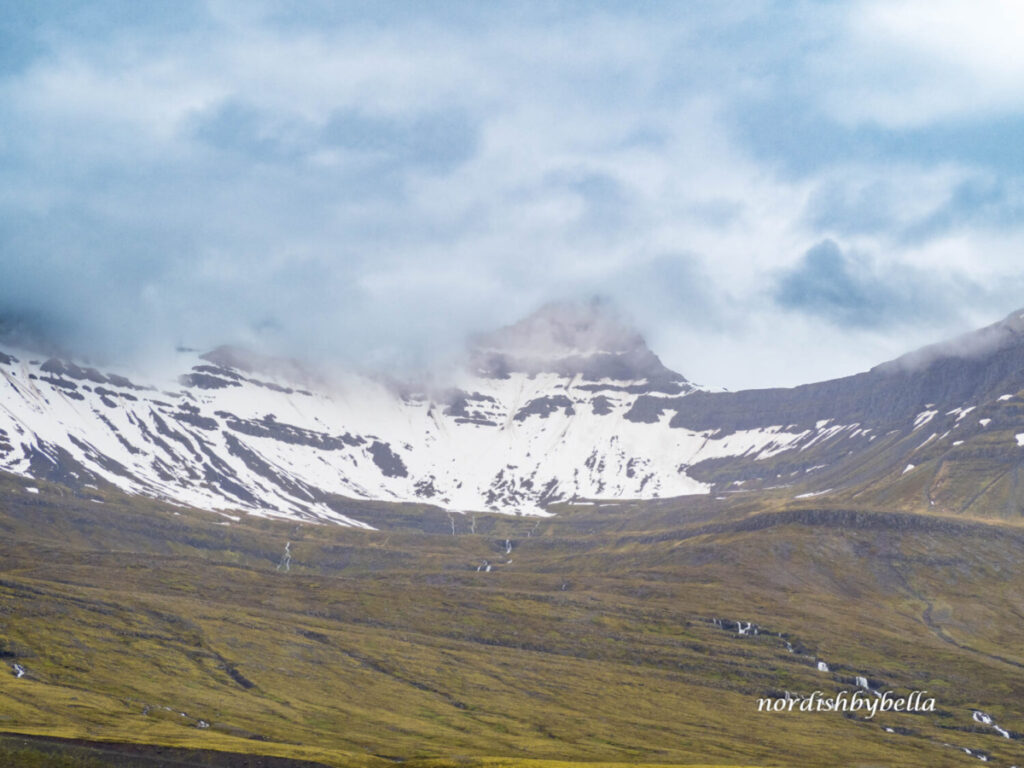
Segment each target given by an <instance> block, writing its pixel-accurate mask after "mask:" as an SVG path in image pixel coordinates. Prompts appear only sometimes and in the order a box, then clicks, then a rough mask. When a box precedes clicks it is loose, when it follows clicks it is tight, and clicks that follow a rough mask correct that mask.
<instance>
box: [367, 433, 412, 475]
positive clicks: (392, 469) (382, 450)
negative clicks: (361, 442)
mask: <svg viewBox="0 0 1024 768" xmlns="http://www.w3.org/2000/svg"><path fill="white" fill-rule="evenodd" d="M369 451H370V456H371V457H372V458H373V463H374V464H376V465H377V466H378V467H379V468H380V471H381V473H382V474H383V475H384V476H385V477H408V476H409V470H408V469H406V467H405V462H403V461H402V457H401V456H399V455H398V454H397V453H395V452H394V451H392V450H391V446H390V445H388V444H387V443H382V442H381V441H379V440H375V441H374V442H373V443H371V444H370V448H369Z"/></svg>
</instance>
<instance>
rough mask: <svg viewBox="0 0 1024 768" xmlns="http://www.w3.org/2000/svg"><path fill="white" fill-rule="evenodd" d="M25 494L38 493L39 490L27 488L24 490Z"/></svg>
mask: <svg viewBox="0 0 1024 768" xmlns="http://www.w3.org/2000/svg"><path fill="white" fill-rule="evenodd" d="M25 493H39V489H38V488H33V487H31V486H29V487H27V488H25Z"/></svg>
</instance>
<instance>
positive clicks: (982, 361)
mask: <svg viewBox="0 0 1024 768" xmlns="http://www.w3.org/2000/svg"><path fill="white" fill-rule="evenodd" d="M0 375H2V376H3V384H2V386H0V469H2V470H5V471H8V472H13V473H16V474H21V475H25V476H29V477H36V478H41V479H48V480H56V481H59V482H61V483H64V484H66V485H68V486H71V487H73V488H76V489H78V490H79V491H81V492H84V493H88V492H90V491H91V490H94V489H100V488H104V487H114V488H117V489H120V490H122V491H125V492H128V493H132V494H140V495H144V496H149V497H152V498H156V499H161V500H165V501H170V502H174V503H178V504H184V505H190V506H195V507H200V508H205V509H218V510H222V511H224V512H225V513H227V514H232V513H233V512H246V513H253V514H259V515H267V516H277V517H288V518H295V519H313V520H316V519H319V520H329V521H333V522H336V523H341V524H345V525H356V526H360V525H366V523H365V522H363V521H360V520H359V519H357V518H355V517H352V516H351V515H350V514H347V513H346V512H345V510H346V509H347V508H348V507H347V504H348V502H350V501H351V500H353V499H369V500H383V501H396V502H419V503H427V504H431V505H436V506H438V507H441V508H444V509H448V510H456V511H495V512H506V513H513V514H533V515H544V514H547V511H546V510H547V508H548V507H549V506H550V505H551V504H553V503H557V502H564V501H578V500H584V499H587V500H616V499H654V498H666V497H674V496H681V495H687V494H714V495H721V494H725V493H736V492H746V491H749V490H751V489H759V490H765V489H769V490H770V489H775V490H776V491H778V492H779V493H783V494H784V493H791V495H792V496H796V497H807V496H809V495H811V494H818V493H822V492H830V493H833V494H846V495H847V496H849V497H850V498H856V499H861V500H865V499H868V498H870V499H884V500H886V501H887V502H891V503H898V504H901V505H904V506H910V507H913V506H915V505H917V506H922V507H925V508H935V510H936V511H951V512H958V513H959V512H971V513H976V512H980V513H983V514H1010V515H1018V514H1019V510H1020V509H1021V508H1022V507H1024V490H1021V491H1020V492H1018V483H1017V474H1018V472H1019V467H1020V463H1021V460H1022V459H1024V449H1022V448H1021V443H1022V442H1024V411H1022V410H1021V404H1022V401H1021V399H1020V398H1019V397H1018V396H1017V393H1018V392H1020V391H1021V390H1022V389H1024V314H1020V313H1015V314H1014V315H1011V316H1010V317H1009V318H1007V319H1006V320H1004V321H1003V322H1001V323H997V324H996V325H994V326H991V327H990V328H986V329H983V330H981V331H978V332H977V333H975V334H970V335H968V336H966V337H963V338H961V339H958V340H955V341H953V342H949V343H947V344H941V345H936V346H934V347H929V348H926V349H924V350H921V351H919V352H915V353H911V354H910V355H907V356H905V357H903V358H900V359H898V360H895V361H892V362H890V363H886V364H883V365H880V366H878V367H876V368H875V369H873V370H871V371H869V372H866V373H863V374H858V375H856V376H851V377H847V378H843V379H837V380H834V381H828V382H822V383H818V384H810V385H806V386H801V387H796V388H793V389H769V390H751V391H744V392H735V393H730V392H716V391H709V390H707V389H705V388H702V387H699V386H696V385H694V384H692V383H691V382H689V381H687V380H686V378H684V377H683V376H682V375H680V374H678V373H676V372H674V371H671V370H669V369H668V368H666V367H665V366H664V365H663V364H662V363H661V361H660V360H659V359H658V357H657V355H655V354H654V353H653V352H652V351H651V350H650V349H649V348H648V347H647V345H646V343H645V342H644V340H643V338H642V337H641V336H640V335H639V334H638V333H637V332H636V331H635V330H634V329H633V328H631V327H630V326H629V325H628V323H625V322H624V321H623V320H622V319H621V318H620V317H619V316H618V315H617V314H616V313H615V311H614V309H613V308H612V307H610V306H608V305H606V304H604V303H602V302H600V301H592V302H585V303H576V304H552V305H548V306H546V307H543V308H542V309H540V310H539V311H538V312H536V313H534V314H533V315H531V316H530V317H527V318H525V319H524V320H522V321H520V322H518V323H516V324H513V325H511V326H508V327H506V328H502V329H499V330H497V331H494V332H492V333H489V334H484V335H480V336H477V337H476V338H474V339H473V340H472V342H471V345H470V349H469V350H468V354H467V364H466V366H465V367H464V369H462V370H459V371H454V372H452V373H451V375H450V376H449V377H448V380H449V381H450V384H449V385H448V386H445V387H440V388H438V387H434V388H426V387H415V386H409V385H399V384H396V383H395V382H393V381H389V380H387V379H385V378H383V377H379V376H372V375H364V374H356V373H351V374H346V375H344V376H341V377H338V378H334V379H331V380H324V379H318V378H317V377H315V376H314V375H312V374H310V373H309V372H307V371H306V370H304V369H303V367H302V366H301V365H300V364H298V363H295V362H292V361H282V360H274V359H270V358H266V357H260V356H257V355H254V354H252V353H249V352H246V351H243V350H238V349H233V348H227V347H222V348H219V349H216V350H213V351H211V352H208V353H205V354H199V353H197V352H194V351H189V350H182V351H180V352H179V353H178V356H177V359H176V370H175V371H174V373H173V374H171V375H169V376H163V377H147V376H139V375H125V373H124V372H121V373H111V372H106V371H103V372H101V371H99V370H97V369H96V368H93V367H88V366H85V365H81V364H78V363H75V362H73V361H71V360H67V359H61V358H57V357H50V358H44V357H41V356H39V357H37V356H35V355H33V354H32V353H31V352H25V351H23V350H17V349H9V350H7V351H6V352H2V353H0ZM1018 434H1020V435H1021V437H1017V435H1018ZM965 478H966V479H965ZM982 481H984V482H983V485H984V486H985V487H984V489H980V488H976V486H977V485H978V484H979V483H981V482H982Z"/></svg>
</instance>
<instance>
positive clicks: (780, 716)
mask: <svg viewBox="0 0 1024 768" xmlns="http://www.w3.org/2000/svg"><path fill="white" fill-rule="evenodd" d="M26 485H33V486H37V487H39V488H40V489H41V493H39V494H37V495H32V494H29V493H26V492H25V490H24V488H25V486H26ZM810 501H815V500H810ZM98 502H101V503H98ZM336 503H337V504H338V505H339V506H345V505H349V506H351V509H349V511H350V512H351V513H352V514H353V515H354V516H356V517H359V518H361V519H365V520H369V521H370V522H372V523H374V524H376V525H379V526H380V527H381V528H382V530H380V531H375V532H365V531H357V530H347V529H341V528H337V527H333V526H322V525H297V524H295V523H291V522H281V521H270V520H262V519H254V518H246V519H243V520H242V521H239V522H234V521H231V520H228V519H227V518H225V517H222V516H219V515H216V514H213V513H208V512H199V511H195V510H188V509H183V508H175V507H170V506H166V505H161V504H158V503H156V502H152V501H146V500H142V499H138V498H129V497H125V496H121V495H118V494H115V493H112V492H105V491H91V492H89V493H87V494H75V493H74V492H72V491H70V490H68V489H66V488H63V487H61V486H56V485H47V484H44V483H36V482H32V483H28V482H27V481H25V480H24V479H21V478H16V477H12V476H0V660H2V661H3V662H4V667H5V669H4V670H3V671H2V672H0V732H12V733H26V734H41V735H48V736H56V737H64V738H77V739H89V740H93V741H107V742H136V743H145V744H159V745H165V746H177V747H187V748H189V749H195V750H198V749H209V750H221V751H226V752H234V753H248V754H258V755H269V756H279V757H290V758H294V759H300V760H307V761H313V762H318V763H322V764H325V765H333V766H366V767H367V768H369V767H371V766H378V765H381V766H382V765H385V764H387V763H390V762H393V761H395V760H401V761H405V762H408V763H411V764H412V765H417V766H423V768H442V767H445V768H446V767H447V766H453V768H454V767H456V766H458V767H461V768H472V767H474V766H479V767H480V768H505V767H506V766H508V767H509V768H511V767H512V766H522V767H523V768H530V767H532V766H536V768H562V767H563V766H568V764H569V763H573V762H586V763H588V764H593V763H602V764H622V765H625V764H629V765H637V764H648V763H649V764H659V765H665V764H673V765H700V764H704V765H719V766H722V765H731V766H741V765H742V766H753V765H757V766H836V765H861V766H869V765H871V766H875V765H884V766H959V765H971V764H976V763H977V760H976V759H975V758H973V757H971V758H968V757H967V755H966V753H964V752H963V751H962V748H968V749H971V750H972V751H981V752H983V753H985V754H987V755H988V756H990V764H994V765H1005V766H1009V765H1011V764H1013V761H1015V760H1016V761H1018V762H1019V761H1020V760H1021V754H1022V752H1024V747H1022V745H1024V742H1021V741H1018V740H1014V739H1004V738H1002V737H1000V736H999V735H998V734H997V733H995V732H994V731H993V730H992V729H991V728H988V727H985V726H983V725H981V724H979V723H976V722H974V721H973V720H972V718H971V708H972V707H976V708H979V709H983V710H985V711H986V712H988V713H989V714H991V715H992V716H993V717H994V718H995V719H996V721H997V722H998V723H999V724H1000V725H1001V726H1002V727H1004V728H1006V729H1009V730H1010V731H1012V732H1020V731H1024V715H1022V711H1021V709H1020V702H1021V701H1024V639H1022V637H1024V633H1022V631H1021V630H1022V629H1024V621H1022V618H1024V576H1022V574H1021V572H1020V567H1019V564H1020V562H1021V561H1022V556H1024V529H1022V528H1020V527H1015V526H1012V525H1008V524H1005V523H999V524H996V523H980V522H973V521H966V520H953V519H947V518H942V517H937V516H924V515H911V514H905V513H893V512H886V511H877V510H870V509H856V510H853V509H828V508H820V507H814V506H810V505H809V503H804V504H803V505H802V506H796V507H789V506H787V505H786V502H784V501H783V500H781V499H780V498H774V499H773V498H771V497H769V496H762V497H756V498H755V497H754V496H753V495H750V494H747V495H744V494H735V495H734V496H730V498H729V500H726V501H716V500H715V499H713V498H699V499H696V498H695V499H683V500H666V501H658V502H649V503H645V504H640V503H637V504H615V505H604V506H576V507H571V506H563V507H560V508H558V509H557V511H558V512H559V514H558V516H556V517H554V518H549V519H543V520H541V521H539V522H538V521H537V520H536V519H532V518H531V519H526V518H514V517H501V516H494V515H480V516H478V517H477V519H476V521H475V522H474V521H473V520H472V519H471V517H469V516H459V515H456V516H455V518H454V519H455V521H456V535H454V536H453V535H452V534H451V527H450V526H451V523H450V521H449V519H448V516H447V514H446V513H444V512H442V511H439V510H436V509H431V508H426V507H416V506H395V505H390V506H389V505H379V504H378V505H374V504H360V505H355V504H354V503H353V502H347V501H345V500H341V499H339V500H336ZM385 526H386V529H385ZM474 528H475V530H476V533H471V532H470V531H471V530H473V529H474ZM506 539H507V540H509V542H510V543H511V545H512V551H511V553H507V552H506V549H507V546H506V543H505V542H506ZM286 542H291V545H290V551H291V555H292V560H291V564H290V569H288V570H285V569H283V568H280V569H279V567H278V566H279V564H280V562H281V557H282V554H283V552H284V549H285V544H286ZM484 561H487V562H488V563H490V564H491V571H489V572H487V571H484V570H480V571H478V570H477V568H478V567H480V566H481V565H482V563H483V562H484ZM714 618H720V619H726V620H731V621H738V620H742V621H745V622H746V621H750V622H754V623H755V624H757V625H758V626H759V627H760V633H759V634H758V635H756V636H753V635H743V636H741V635H739V634H738V633H737V632H735V631H729V630H727V629H722V628H720V627H718V626H716V625H715V624H714V623H713V622H712V619H714ZM780 635H782V636H781V637H780ZM787 642H788V643H790V644H791V645H792V646H793V647H794V649H795V651H796V652H795V653H791V652H789V651H788V650H787V649H786V646H785V644H786V643H787ZM818 659H822V660H825V661H826V662H827V663H828V664H829V666H830V672H828V673H823V672H819V671H818V669H817V667H816V661H817V660H818ZM14 663H18V664H20V665H22V666H23V667H24V668H25V670H26V674H25V676H24V677H22V678H17V677H15V676H14V675H13V674H11V673H10V669H11V665H12V664H14ZM856 676H864V677H867V678H869V679H870V680H872V681H873V684H875V685H882V686H883V687H885V688H886V689H888V690H892V691H895V692H903V693H905V692H908V691H911V690H922V689H924V690H927V691H928V692H929V695H930V696H933V697H935V699H936V701H937V707H936V711H935V712H934V713H930V714H895V713H885V714H881V713H880V714H878V715H877V716H876V717H875V718H874V719H873V720H866V719H864V718H863V717H848V716H844V715H842V714H835V713H819V714H810V713H788V714H787V713H774V714H767V713H764V712H758V711H757V699H758V698H759V697H761V696H766V695H780V696H781V695H783V693H784V692H785V691H790V692H794V693H803V694H808V693H810V692H812V691H814V690H822V691H825V692H836V691H839V690H852V689H853V687H854V678H855V677H856ZM207 726H208V727H207ZM886 728H889V729H892V731H893V732H889V731H887V730H886ZM949 745H952V746H949ZM972 761H973V762H972ZM54 764H57V763H54Z"/></svg>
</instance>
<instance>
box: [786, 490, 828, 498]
mask: <svg viewBox="0 0 1024 768" xmlns="http://www.w3.org/2000/svg"><path fill="white" fill-rule="evenodd" d="M826 493H832V489H831V488H826V489H825V490H824V491H813V492H811V493H800V494H797V495H796V496H794V497H793V498H794V499H812V498H814V497H815V496H824V495H825V494H826Z"/></svg>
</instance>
